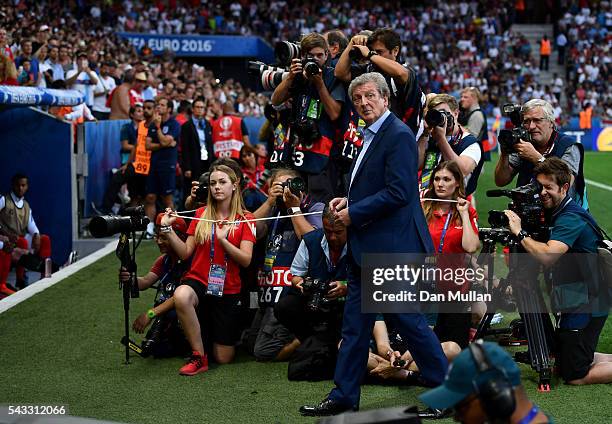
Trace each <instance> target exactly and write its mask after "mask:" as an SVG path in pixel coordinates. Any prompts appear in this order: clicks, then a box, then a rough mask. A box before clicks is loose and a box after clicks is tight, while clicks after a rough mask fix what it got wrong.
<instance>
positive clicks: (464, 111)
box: [458, 87, 491, 161]
mask: <svg viewBox="0 0 612 424" xmlns="http://www.w3.org/2000/svg"><path fill="white" fill-rule="evenodd" d="M481 101H482V96H481V94H480V90H479V89H477V88H476V87H468V88H464V89H463V90H462V91H461V100H460V101H459V107H460V110H461V112H460V113H459V118H458V121H459V124H460V125H463V127H464V128H465V129H467V130H468V131H469V132H470V134H472V135H473V136H474V137H476V140H478V144H480V146H481V148H482V152H483V157H484V160H487V161H489V160H491V152H490V150H486V149H485V147H486V148H488V147H489V144H488V139H489V135H488V134H489V127H488V125H487V115H486V114H485V113H484V111H483V110H482V109H481V108H480V103H481Z"/></svg>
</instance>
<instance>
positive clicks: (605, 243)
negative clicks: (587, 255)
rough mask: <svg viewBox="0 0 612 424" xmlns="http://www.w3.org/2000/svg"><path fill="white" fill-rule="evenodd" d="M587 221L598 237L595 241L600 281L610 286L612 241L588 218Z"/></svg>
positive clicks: (611, 278)
mask: <svg viewBox="0 0 612 424" xmlns="http://www.w3.org/2000/svg"><path fill="white" fill-rule="evenodd" d="M587 222H588V223H589V225H590V226H591V227H592V228H593V229H594V230H595V232H596V233H597V234H598V235H599V237H600V240H599V241H598V242H597V263H598V265H599V275H600V277H601V281H602V282H603V283H604V285H605V286H607V287H609V288H612V241H611V240H610V236H608V234H606V232H605V231H604V230H603V229H602V228H601V227H600V226H599V225H596V224H595V225H593V222H591V221H590V220H589V221H587Z"/></svg>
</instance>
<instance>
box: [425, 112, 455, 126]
mask: <svg viewBox="0 0 612 424" xmlns="http://www.w3.org/2000/svg"><path fill="white" fill-rule="evenodd" d="M425 122H427V126H428V127H429V128H433V127H443V126H444V122H446V131H448V130H451V129H452V128H453V127H454V126H455V118H454V117H453V115H452V113H450V112H449V111H447V110H436V109H429V110H428V111H427V113H426V114H425Z"/></svg>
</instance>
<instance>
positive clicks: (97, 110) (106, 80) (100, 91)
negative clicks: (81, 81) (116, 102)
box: [92, 62, 117, 120]
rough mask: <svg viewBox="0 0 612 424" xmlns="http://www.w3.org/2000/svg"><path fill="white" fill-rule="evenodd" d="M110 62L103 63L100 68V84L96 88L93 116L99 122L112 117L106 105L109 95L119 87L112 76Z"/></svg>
mask: <svg viewBox="0 0 612 424" xmlns="http://www.w3.org/2000/svg"><path fill="white" fill-rule="evenodd" d="M111 66H112V64H111V63H110V62H103V63H102V65H101V66H100V75H99V77H98V83H97V84H96V86H95V88H94V105H93V108H92V111H93V115H94V116H95V117H96V119H98V120H106V119H108V118H109V117H110V112H111V109H110V107H108V106H107V105H106V104H107V102H108V96H109V94H110V93H111V92H112V91H113V90H114V89H115V88H116V87H117V84H116V83H115V79H114V78H113V77H112V76H111V75H110V68H111Z"/></svg>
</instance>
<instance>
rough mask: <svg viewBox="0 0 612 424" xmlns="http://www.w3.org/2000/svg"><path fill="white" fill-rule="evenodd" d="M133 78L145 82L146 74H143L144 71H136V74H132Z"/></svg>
mask: <svg viewBox="0 0 612 424" xmlns="http://www.w3.org/2000/svg"><path fill="white" fill-rule="evenodd" d="M134 79H135V80H136V81H143V82H147V74H145V73H144V72H138V73H137V74H136V75H134Z"/></svg>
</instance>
